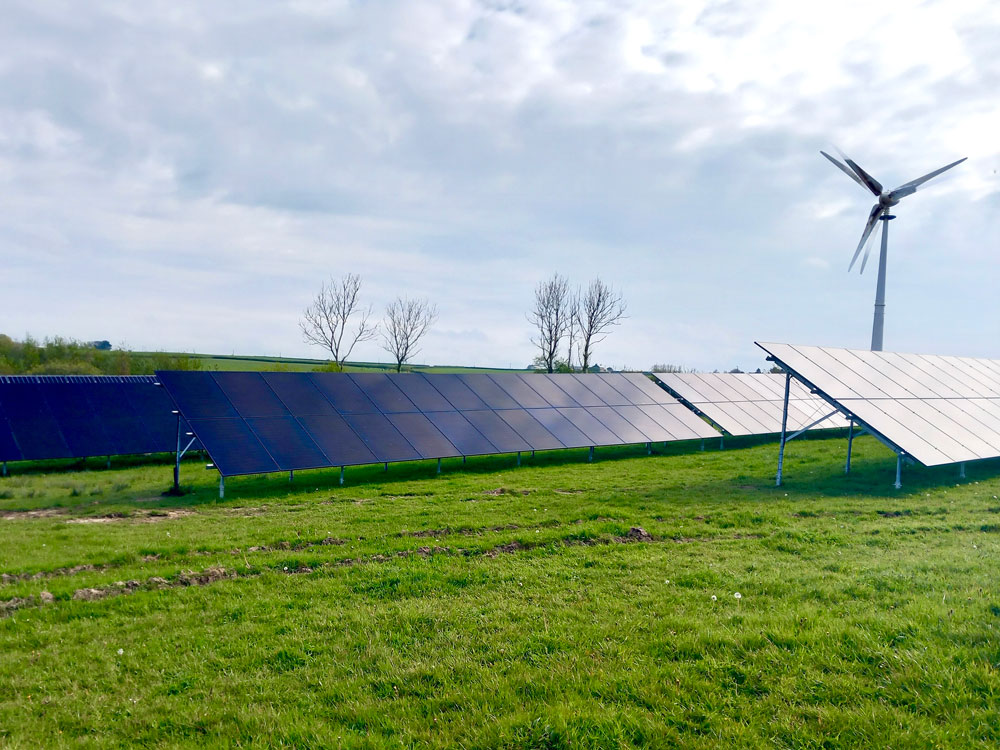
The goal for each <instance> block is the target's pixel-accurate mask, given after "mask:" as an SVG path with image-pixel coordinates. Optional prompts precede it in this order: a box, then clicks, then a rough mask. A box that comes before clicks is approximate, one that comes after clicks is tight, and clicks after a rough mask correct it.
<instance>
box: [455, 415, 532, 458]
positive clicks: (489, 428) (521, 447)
mask: <svg viewBox="0 0 1000 750" xmlns="http://www.w3.org/2000/svg"><path fill="white" fill-rule="evenodd" d="M462 414H463V416H465V418H466V419H468V420H469V422H471V423H472V425H473V427H475V428H476V429H477V430H479V432H480V433H482V435H483V436H484V437H485V438H486V439H487V440H489V441H490V442H491V443H492V444H493V445H495V446H496V447H497V450H498V451H500V452H501V453H515V452H518V451H530V450H531V444H530V443H528V441H526V440H525V439H524V438H522V437H521V436H520V435H519V434H518V433H517V432H516V431H515V430H514V428H513V427H511V426H510V425H509V424H507V422H505V421H504V420H503V419H501V417H500V416H499V415H498V414H497V412H495V411H491V410H489V409H473V410H469V411H465V412H462Z"/></svg>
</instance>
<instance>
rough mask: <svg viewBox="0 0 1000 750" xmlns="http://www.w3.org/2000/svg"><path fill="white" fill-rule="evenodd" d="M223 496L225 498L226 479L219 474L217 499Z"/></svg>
mask: <svg viewBox="0 0 1000 750" xmlns="http://www.w3.org/2000/svg"><path fill="white" fill-rule="evenodd" d="M225 496H226V478H225V477H224V476H223V475H222V474H219V498H220V499H221V498H223V497H225Z"/></svg>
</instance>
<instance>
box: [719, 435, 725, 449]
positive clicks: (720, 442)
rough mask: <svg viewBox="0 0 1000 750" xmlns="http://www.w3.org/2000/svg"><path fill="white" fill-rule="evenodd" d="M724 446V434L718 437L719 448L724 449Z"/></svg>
mask: <svg viewBox="0 0 1000 750" xmlns="http://www.w3.org/2000/svg"><path fill="white" fill-rule="evenodd" d="M725 447H726V436H725V435H722V436H720V437H719V450H720V451H721V450H724V449H725Z"/></svg>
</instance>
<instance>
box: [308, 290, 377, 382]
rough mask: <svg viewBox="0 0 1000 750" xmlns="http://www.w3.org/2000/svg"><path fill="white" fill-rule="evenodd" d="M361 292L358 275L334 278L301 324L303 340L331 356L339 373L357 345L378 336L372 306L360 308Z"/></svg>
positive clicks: (318, 296) (316, 299) (313, 303)
mask: <svg viewBox="0 0 1000 750" xmlns="http://www.w3.org/2000/svg"><path fill="white" fill-rule="evenodd" d="M360 292H361V277H360V276H358V275H357V274H353V273H349V274H347V275H346V276H343V277H341V278H339V279H337V278H331V279H330V281H328V282H327V283H325V284H323V286H322V288H321V289H320V291H319V293H318V294H317V295H316V297H315V299H313V301H312V304H311V305H309V307H307V308H306V309H305V312H304V313H303V314H302V320H301V321H299V328H301V329H302V338H303V340H304V341H305V342H306V343H307V344H313V345H315V346H321V347H323V348H324V349H326V350H327V351H328V352H330V356H331V357H332V358H333V361H334V362H336V364H337V368H338V369H340V370H343V369H344V363H345V362H346V361H347V359H348V357H350V356H351V352H352V351H354V347H355V346H356V345H357V344H358V342H360V341H369V340H371V339H373V338H374V337H375V335H376V334H377V333H378V323H372V322H371V316H372V308H371V305H369V306H368V307H367V308H365V307H362V306H361V302H360V301H359V299H358V295H359V294H360ZM352 318H353V319H354V320H352Z"/></svg>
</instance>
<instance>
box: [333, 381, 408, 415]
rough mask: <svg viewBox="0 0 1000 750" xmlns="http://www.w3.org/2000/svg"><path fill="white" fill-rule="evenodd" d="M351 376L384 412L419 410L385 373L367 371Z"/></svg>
mask: <svg viewBox="0 0 1000 750" xmlns="http://www.w3.org/2000/svg"><path fill="white" fill-rule="evenodd" d="M349 377H350V378H351V380H353V381H354V382H355V384H356V385H357V386H358V387H359V388H360V389H361V390H362V391H364V393H365V395H366V396H368V398H369V400H371V402H372V403H373V404H375V406H377V407H378V408H379V411H381V412H382V413H383V414H393V413H396V412H413V411H419V410H418V409H417V407H416V406H414V405H413V402H412V401H410V399H408V398H407V397H406V396H405V395H404V394H403V392H402V391H401V390H399V388H397V387H396V386H395V385H393V381H392V380H390V379H389V376H388V375H386V374H384V373H381V372H366V373H361V374H358V375H350V376H349Z"/></svg>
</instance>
